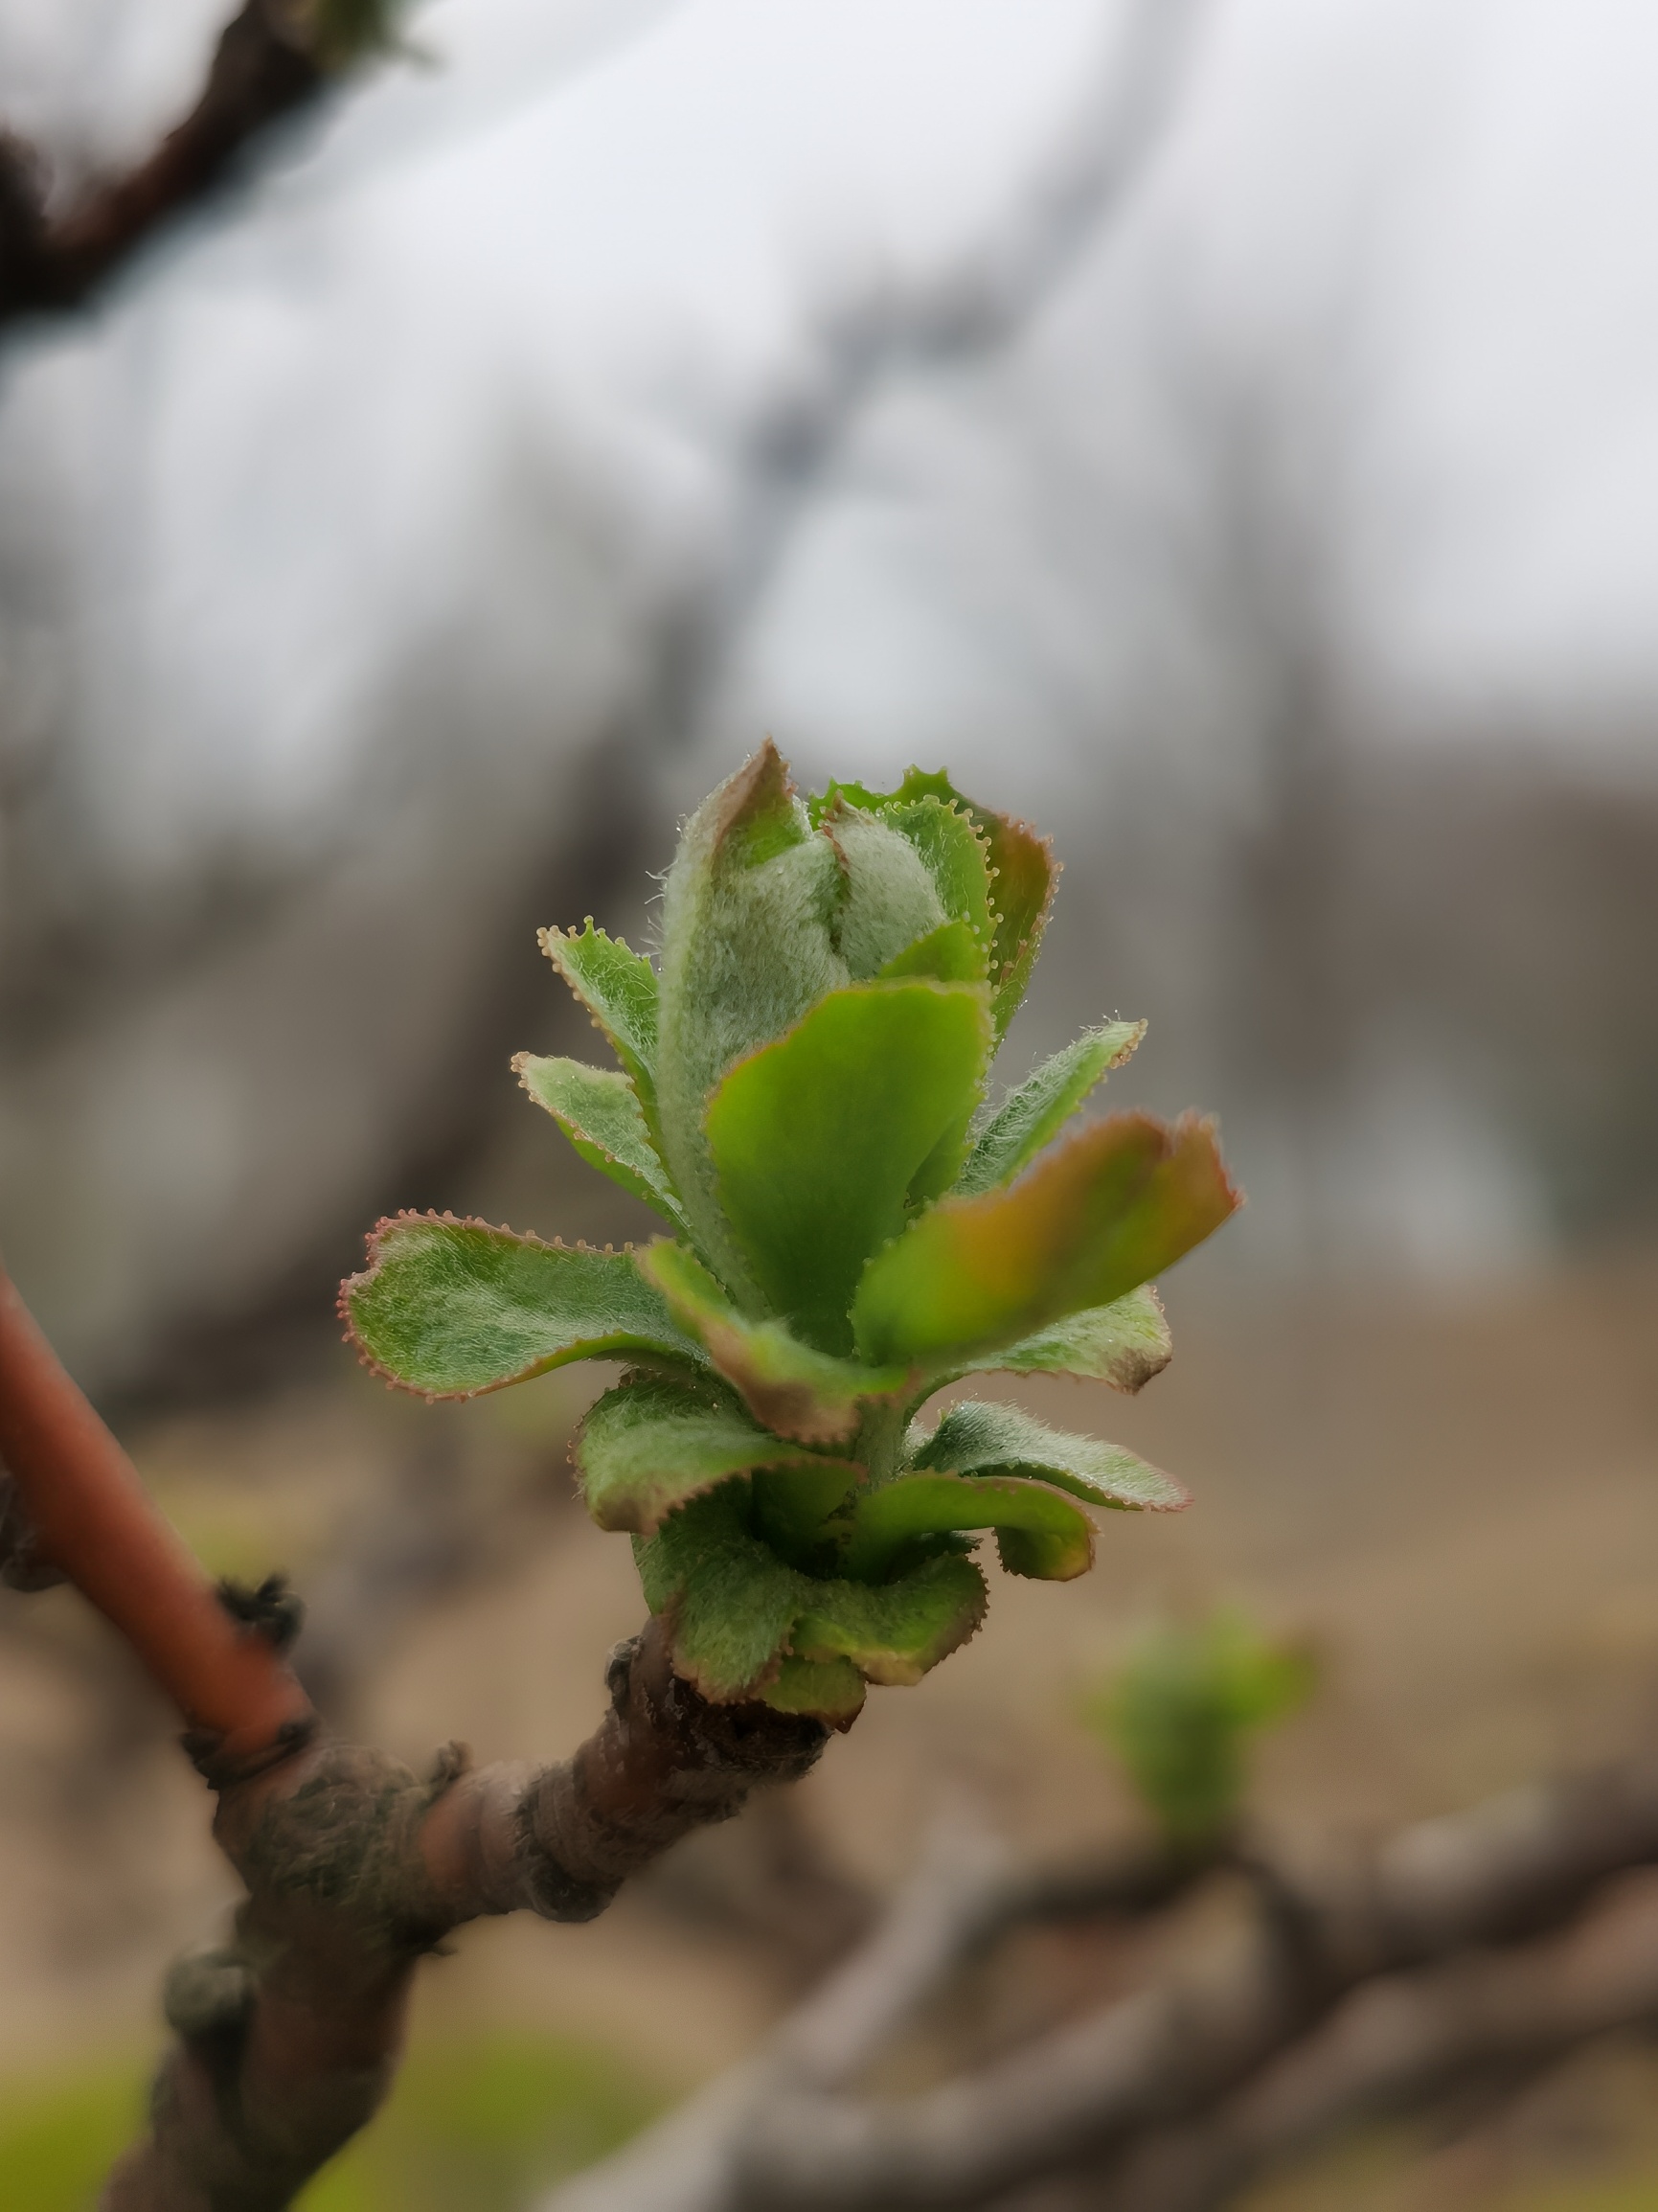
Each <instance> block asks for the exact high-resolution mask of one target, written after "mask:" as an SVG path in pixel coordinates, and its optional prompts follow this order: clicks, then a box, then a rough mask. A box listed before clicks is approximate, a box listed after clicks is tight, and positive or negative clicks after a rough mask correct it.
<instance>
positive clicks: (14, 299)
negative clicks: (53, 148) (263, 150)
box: [0, 0, 334, 322]
mask: <svg viewBox="0 0 1658 2212" xmlns="http://www.w3.org/2000/svg"><path fill="white" fill-rule="evenodd" d="M327 20H328V16H327V11H326V10H325V9H324V8H323V7H321V6H319V5H318V4H317V0H245V5H244V6H243V7H242V9H241V11H240V12H239V13H238V15H237V16H236V17H235V18H234V19H233V20H232V21H231V22H230V23H229V24H227V25H226V27H225V30H224V32H223V34H222V35H221V36H220V38H219V41H218V45H217V48H216V51H215V54H214V57H213V61H212V64H211V66H210V68H209V70H208V76H207V82H206V83H205V85H204V86H203V88H202V91H201V95H200V97H199V98H198V100H197V101H196V103H195V105H194V106H193V108H192V109H191V111H190V113H189V114H188V115H187V116H186V117H185V119H184V121H183V122H182V123H180V124H179V125H178V126H177V127H176V129H174V130H172V131H170V133H169V134H168V136H167V137H166V138H165V139H163V141H162V143H161V145H160V146H159V147H157V148H156V149H155V151H154V152H153V153H152V154H150V155H149V157H148V159H147V160H146V161H144V162H141V163H140V164H139V166H138V167H137V168H136V169H134V170H132V171H128V173H127V174H126V175H125V176H123V177H117V178H113V179H111V180H109V181H107V182H104V183H102V184H98V185H95V186H94V187H93V188H92V189H91V190H90V191H89V192H88V193H86V194H84V196H83V197H82V198H81V199H80V200H79V201H78V202H77V203H76V205H75V206H73V207H71V208H70V209H69V210H68V211H67V212H66V213H65V214H64V215H62V216H60V217H52V216H50V215H49V214H48V212H47V208H46V197H45V192H44V187H43V179H42V177H41V173H40V164H39V162H38V160H37V158H36V157H35V155H34V152H33V150H32V149H31V148H29V147H27V146H25V145H24V144H23V143H22V142H21V141H19V140H17V139H16V138H13V137H11V136H10V135H0V322H6V321H10V320H11V319H12V318H14V317H16V316H18V315H24V314H30V313H36V312H40V311H42V310H53V309H58V310H60V309H63V308H74V307H78V306H79V304H80V303H81V302H82V301H83V300H84V299H85V298H86V297H87V295H88V294H89V293H90V292H91V291H92V290H93V288H94V287H95V286H96V285H99V284H101V283H102V281H103V279H104V278H105V277H107V276H109V275H110V274H111V273H112V271H114V270H115V269H116V268H118V267H119V266H120V265H121V264H122V263H123V262H125V261H126V260H127V259H128V258H129V257H130V256H131V255H132V254H133V253H134V251H135V250H136V249H137V248H138V247H139V246H140V245H141V244H143V242H144V241H145V240H146V239H148V238H149V237H151V236H152V235H153V233H154V232H156V231H157V230H158V229H159V228H160V227H161V226H162V225H163V224H164V223H166V222H167V221H169V220H170V218H171V217H173V216H174V215H176V214H177V213H178V212H179V211H180V210H181V209H183V208H186V207H189V206H191V205H193V204H194V203H195V202H196V201H199V200H201V199H203V198H204V197H205V196H206V195H207V194H209V193H210V192H212V191H213V190H214V189H215V187H216V186H217V185H218V184H219V183H221V182H222V180H223V178H224V177H225V175H226V173H227V171H229V169H230V168H231V165H232V164H233V162H234V161H235V160H236V158H237V156H238V154H239V153H240V152H241V150H242V148H244V147H246V146H247V145H248V144H249V142H250V141H251V140H253V139H254V138H256V137H257V136H258V135H259V133H260V132H261V131H262V130H263V129H264V128H265V127H266V126H267V125H269V124H271V123H274V122H275V121H276V120H277V119H278V118H279V117H280V116H284V115H287V114H290V113H292V112H293V111H294V110H295V109H297V108H300V107H303V106H304V105H305V104H306V103H307V102H309V101H311V100H314V99H315V98H316V97H317V95H318V94H319V93H320V92H321V91H322V89H323V87H324V86H325V85H326V84H327V82H328V81H329V73H330V64H331V62H332V60H333V58H334V57H333V56H332V54H331V53H330V51H329V45H330V42H329V35H328V31H327Z"/></svg>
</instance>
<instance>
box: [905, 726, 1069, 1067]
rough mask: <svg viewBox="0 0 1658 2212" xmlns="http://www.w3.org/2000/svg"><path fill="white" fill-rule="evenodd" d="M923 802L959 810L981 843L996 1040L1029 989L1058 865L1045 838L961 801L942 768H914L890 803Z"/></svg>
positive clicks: (1015, 823)
mask: <svg viewBox="0 0 1658 2212" xmlns="http://www.w3.org/2000/svg"><path fill="white" fill-rule="evenodd" d="M924 797H932V798H936V799H941V800H943V801H944V802H945V803H946V804H947V805H950V806H953V807H957V808H959V809H960V810H961V811H962V812H963V813H964V814H965V815H966V817H967V818H968V820H969V821H970V822H971V823H972V825H973V827H974V828H975V829H976V830H977V831H978V832H979V834H980V836H981V837H982V838H983V839H984V843H985V857H986V860H987V863H988V869H989V877H990V902H991V906H992V908H993V910H994V912H995V916H996V928H995V936H994V939H993V942H992V945H991V948H990V981H991V983H992V985H993V986H994V988H995V993H996V997H995V1015H996V1034H997V1035H998V1036H1000V1035H1001V1034H1002V1033H1003V1032H1004V1031H1005V1030H1006V1028H1007V1026H1008V1024H1009V1022H1010V1021H1011V1020H1012V1018H1013V1015H1015V1013H1017V1011H1018V1007H1019V1002H1020V1000H1021V999H1022V998H1023V997H1024V995H1025V992H1026V990H1027V988H1028V987H1029V984H1030V981H1031V970H1032V969H1033V967H1034V966H1035V964H1036V955H1037V953H1038V952H1039V951H1040V949H1041V945H1042V932H1043V930H1044V929H1045V928H1046V927H1047V924H1048V910H1049V908H1050V907H1051V906H1052V905H1053V903H1054V892H1055V888H1056V884H1057V882H1058V879H1059V870H1058V865H1057V863H1056V860H1055V858H1054V853H1053V848H1052V846H1051V845H1050V844H1049V842H1048V840H1047V839H1046V838H1045V837H1038V836H1037V834H1036V832H1034V831H1033V829H1031V828H1030V826H1029V825H1028V824H1027V823H1024V822H1017V821H1015V820H1014V819H1013V818H1012V816H1011V815H1009V814H996V813H992V812H991V811H990V810H989V809H988V807H978V806H975V805H974V804H973V802H972V800H971V799H967V798H964V797H963V795H962V793H961V792H960V791H958V790H957V789H956V788H955V787H954V786H953V785H952V784H951V782H950V779H949V777H948V776H946V775H945V774H944V773H943V770H942V769H941V770H939V771H938V772H937V773H935V774H932V775H928V774H926V773H924V772H923V771H922V770H921V769H920V768H912V769H911V770H910V772H909V774H908V775H907V776H906V777H905V778H904V780H903V782H902V783H901V784H900V785H899V787H898V788H897V791H896V792H894V793H893V794H892V799H891V801H890V802H889V804H902V803H903V802H905V801H908V800H912V799H917V798H924Z"/></svg>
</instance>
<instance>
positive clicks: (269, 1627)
mask: <svg viewBox="0 0 1658 2212" xmlns="http://www.w3.org/2000/svg"><path fill="white" fill-rule="evenodd" d="M218 1602H219V1604H220V1605H221V1606H222V1607H223V1608H224V1609H225V1611H226V1612H227V1613H228V1614H229V1615H230V1617H231V1619H232V1620H233V1621H238V1622H239V1623H240V1624H241V1625H242V1627H243V1628H247V1629H251V1630H253V1631H254V1633H255V1634H256V1635H261V1636H262V1637H263V1638H264V1640H265V1642H266V1643H267V1644H269V1645H270V1647H271V1649H272V1650H273V1651H275V1652H288V1651H291V1650H292V1649H293V1646H294V1644H295V1642H296V1641H297V1639H298V1636H299V1632H300V1630H301V1629H302V1628H303V1627H304V1626H305V1618H306V1608H305V1604H304V1601H303V1600H302V1599H301V1598H300V1596H299V1595H298V1593H297V1592H296V1591H295V1590H294V1589H293V1588H292V1587H291V1586H290V1585H289V1583H288V1579H287V1577H286V1575H281V1574H278V1575H266V1577H265V1578H264V1580H263V1582H262V1583H260V1584H258V1585H253V1584H251V1583H241V1582H236V1581H234V1580H232V1579H231V1578H229V1577H228V1576H227V1577H226V1579H225V1580H224V1581H223V1582H221V1583H220V1584H219V1585H218Z"/></svg>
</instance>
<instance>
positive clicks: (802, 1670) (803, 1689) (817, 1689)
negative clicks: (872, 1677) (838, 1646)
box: [765, 1652, 865, 1729]
mask: <svg viewBox="0 0 1658 2212" xmlns="http://www.w3.org/2000/svg"><path fill="white" fill-rule="evenodd" d="M864 1695H865V1685H864V1678H863V1676H861V1675H860V1674H859V1673H858V1671H857V1669H856V1668H855V1667H854V1666H853V1665H852V1661H851V1660H850V1659H797V1658H795V1657H794V1655H793V1653H788V1652H785V1653H784V1655H783V1658H782V1660H781V1661H780V1662H779V1665H778V1670H777V1673H776V1675H775V1676H773V1677H772V1679H771V1680H770V1682H768V1683H767V1684H766V1690H765V1701H766V1703H767V1704H768V1705H770V1706H771V1707H772V1708H773V1709H774V1711H776V1712H779V1713H809V1714H810V1715H811V1716H812V1718H813V1719H814V1720H818V1721H826V1722H828V1723H829V1726H830V1727H831V1728H841V1729H845V1728H850V1727H851V1726H852V1722H854V1721H855V1720H856V1719H857V1717H858V1715H859V1714H860V1713H861V1712H862V1711H863V1709H864Z"/></svg>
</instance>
